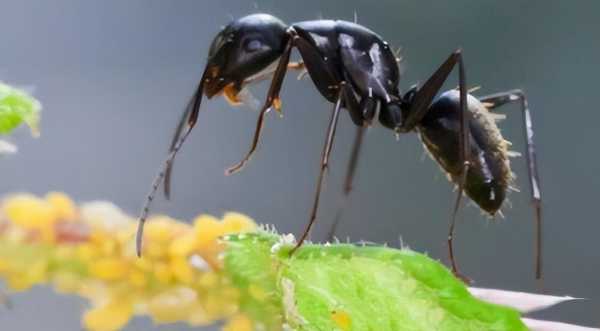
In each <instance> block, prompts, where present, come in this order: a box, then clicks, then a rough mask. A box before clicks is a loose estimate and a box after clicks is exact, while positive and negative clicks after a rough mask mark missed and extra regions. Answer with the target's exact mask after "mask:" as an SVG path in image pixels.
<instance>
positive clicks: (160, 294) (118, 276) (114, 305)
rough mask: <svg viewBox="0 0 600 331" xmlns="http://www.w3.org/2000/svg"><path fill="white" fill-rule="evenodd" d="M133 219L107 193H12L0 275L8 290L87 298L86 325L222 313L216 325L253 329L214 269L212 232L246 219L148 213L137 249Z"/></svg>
mask: <svg viewBox="0 0 600 331" xmlns="http://www.w3.org/2000/svg"><path fill="white" fill-rule="evenodd" d="M136 226H137V220H136V219H135V218H132V217H130V216H128V215H126V214H124V213H123V212H122V211H121V210H119V209H118V208H117V207H115V206H114V205H112V204H110V203H107V202H92V203H87V204H83V205H81V206H77V205H76V204H75V203H73V201H72V200H71V199H70V198H69V197H68V196H66V195H65V194H63V193H56V192H53V193H49V194H47V195H46V196H45V197H44V198H39V197H36V196H33V195H29V194H19V195H13V196H11V197H9V198H7V199H5V200H4V201H3V202H2V204H1V206H0V278H2V279H4V280H5V281H6V284H7V285H8V287H9V288H10V289H11V290H14V291H23V290H27V289H29V288H30V287H31V286H33V285H37V284H45V283H46V284H51V285H52V286H54V287H55V288H56V289H57V290H58V291H60V292H63V293H72V294H76V295H79V296H82V297H85V298H87V299H89V300H90V303H91V307H90V308H89V309H88V310H87V311H86V312H85V314H84V316H83V321H82V323H83V326H84V327H85V328H86V329H88V330H92V331H112V330H119V329H121V328H123V327H124V326H125V325H126V324H127V323H128V321H129V320H130V319H131V318H132V317H133V316H134V315H148V316H150V317H151V318H152V320H153V321H154V322H156V323H171V322H181V321H183V322H187V323H189V324H191V325H197V326H201V325H207V324H211V323H213V322H215V321H219V320H226V321H227V322H226V323H225V325H224V327H223V329H224V330H236V331H251V330H252V323H251V322H250V320H249V319H248V317H247V316H245V315H244V314H242V313H240V312H239V307H238V304H239V296H240V294H239V293H238V290H237V289H236V288H235V287H234V286H232V284H231V282H230V280H229V279H228V278H227V277H226V276H225V275H224V274H223V272H222V265H221V259H220V255H221V254H222V252H223V248H224V247H223V244H222V243H221V242H220V241H219V238H220V237H221V236H223V235H226V234H234V233H242V232H247V231H253V230H254V229H255V228H256V225H255V223H254V222H253V221H252V220H251V219H250V218H248V217H246V216H244V215H242V214H238V213H226V214H225V215H224V217H223V219H217V218H214V217H211V216H207V215H201V216H198V217H197V218H196V219H195V220H194V221H193V223H192V225H188V224H185V223H183V222H181V221H177V220H174V219H172V218H169V217H166V216H155V217H151V218H150V219H148V223H147V225H146V231H145V234H144V248H143V254H142V258H138V257H137V256H136V254H135V229H136Z"/></svg>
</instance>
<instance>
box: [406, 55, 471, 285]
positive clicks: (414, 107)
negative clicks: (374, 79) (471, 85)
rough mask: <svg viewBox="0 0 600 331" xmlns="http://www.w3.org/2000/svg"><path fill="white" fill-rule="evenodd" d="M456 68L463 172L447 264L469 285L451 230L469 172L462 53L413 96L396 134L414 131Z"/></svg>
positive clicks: (448, 61) (451, 223) (453, 214)
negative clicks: (459, 269)
mask: <svg viewBox="0 0 600 331" xmlns="http://www.w3.org/2000/svg"><path fill="white" fill-rule="evenodd" d="M457 64H458V83H459V90H460V92H459V95H460V112H459V122H460V133H459V134H460V136H459V145H460V149H459V150H460V155H459V157H460V160H461V163H462V170H461V173H460V177H459V179H458V180H457V183H456V184H457V186H458V192H457V196H456V200H455V202H454V208H453V210H452V216H451V218H450V225H449V229H448V255H449V256H450V264H451V266H452V272H453V273H454V274H455V275H456V276H457V277H459V278H461V279H462V280H463V281H465V282H470V280H469V279H468V278H467V277H464V276H462V275H461V274H460V272H459V271H458V267H457V264H456V261H455V259H454V246H453V240H454V228H455V225H456V216H457V214H458V210H459V208H460V203H461V199H462V196H463V191H464V186H465V183H466V179H467V173H468V171H469V160H468V156H469V150H470V147H469V127H468V121H469V117H468V116H469V115H468V112H467V83H466V75H465V67H464V63H463V58H462V51H461V50H460V49H459V50H456V51H455V52H454V53H452V54H451V55H450V56H449V57H448V58H447V59H446V61H445V62H444V63H442V65H441V66H440V67H439V68H438V69H437V70H436V72H435V73H434V74H433V75H432V76H431V77H430V78H429V79H428V80H427V81H426V82H425V84H423V86H422V87H421V88H420V89H419V91H418V92H417V93H416V95H415V96H414V99H413V100H412V102H411V104H410V107H409V108H408V113H407V116H406V118H405V120H404V121H403V123H402V124H401V125H399V126H398V127H397V128H396V130H397V131H398V132H409V131H412V130H413V129H415V128H416V126H417V125H418V124H419V123H420V122H421V120H422V119H423V117H425V115H426V114H427V112H428V111H429V109H430V105H431V101H432V100H433V98H434V97H435V95H436V94H437V93H438V92H439V91H440V89H441V88H442V85H443V84H444V82H445V81H446V79H447V78H448V76H449V75H450V72H452V69H454V67H455V66H456V65H457Z"/></svg>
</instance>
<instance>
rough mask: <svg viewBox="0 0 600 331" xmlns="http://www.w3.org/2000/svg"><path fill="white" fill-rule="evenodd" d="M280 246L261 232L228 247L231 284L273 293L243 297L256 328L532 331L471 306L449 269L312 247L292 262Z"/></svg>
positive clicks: (418, 260)
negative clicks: (266, 324)
mask: <svg viewBox="0 0 600 331" xmlns="http://www.w3.org/2000/svg"><path fill="white" fill-rule="evenodd" d="M280 241H281V237H280V236H277V235H274V234H270V233H264V232H263V233H258V234H245V235H238V236H230V237H229V238H228V239H227V242H228V244H229V247H230V248H228V249H227V251H226V252H227V253H226V256H225V268H226V271H227V272H228V273H230V274H231V275H232V279H233V282H234V284H235V285H236V286H239V287H241V288H244V289H250V288H252V287H253V286H258V287H260V288H261V289H264V290H265V291H266V292H267V293H269V296H268V298H267V299H265V298H259V299H261V300H259V299H257V298H256V296H253V295H252V294H251V292H252V291H246V292H245V293H242V296H247V297H246V298H245V300H246V304H245V305H243V306H242V307H241V308H242V310H245V311H247V312H248V309H246V308H247V307H250V310H251V311H250V315H251V316H252V318H254V319H255V320H258V321H264V320H265V318H266V317H268V316H271V318H272V316H279V317H280V318H281V319H282V320H283V323H285V324H287V326H289V328H291V329H292V330H303V331H304V330H307V331H308V330H314V331H319V330H328V331H329V330H342V331H358V330H361V331H363V330H365V331H369V330H372V331H397V330H497V331H500V330H527V328H526V327H525V325H524V324H523V322H522V321H521V316H520V314H519V313H518V312H517V311H516V310H514V309H511V308H508V307H503V306H499V305H494V304H490V303H487V302H483V301H481V300H478V299H476V298H474V297H473V296H472V295H471V294H470V293H469V292H468V290H467V288H466V287H465V285H464V284H463V283H462V282H461V281H459V280H457V279H456V278H455V277H454V276H453V275H452V273H451V272H450V271H449V270H447V269H446V267H444V266H443V265H442V264H441V263H439V262H437V261H434V260H432V259H431V258H429V257H427V256H425V255H423V254H419V253H416V252H414V251H411V250H408V249H402V250H398V249H392V248H387V247H379V246H364V247H363V246H357V245H350V244H333V245H327V246H323V245H312V244H311V245H305V246H303V247H302V248H300V249H299V250H298V251H297V252H296V253H295V254H294V255H292V256H291V257H290V254H289V252H290V249H291V247H293V246H291V245H290V244H286V243H283V244H282V243H280ZM272 282H274V283H275V284H274V285H273V284H272ZM269 284H271V285H269ZM259 297H260V296H259ZM274 312H276V313H275V315H274ZM280 329H281V327H279V328H271V329H269V330H280Z"/></svg>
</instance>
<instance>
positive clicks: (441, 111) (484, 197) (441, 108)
mask: <svg viewBox="0 0 600 331" xmlns="http://www.w3.org/2000/svg"><path fill="white" fill-rule="evenodd" d="M468 110H469V111H470V114H471V116H470V119H469V128H468V129H469V134H470V141H469V142H470V151H469V155H468V159H469V162H470V168H469V172H468V173H467V181H466V185H465V193H466V194H467V196H469V197H470V198H471V199H472V200H473V201H474V202H475V203H477V205H478V206H479V207H480V208H481V209H482V210H484V211H486V212H487V213H489V214H490V215H494V214H495V213H496V212H497V211H498V210H499V209H500V207H501V206H502V203H503V202H504V200H505V198H506V193H507V190H508V188H509V185H510V183H511V181H512V172H511V169H510V162H509V159H508V146H507V142H506V141H505V140H504V138H503V137H502V135H501V134H500V130H499V129H498V126H497V125H496V123H495V120H496V119H497V118H498V115H496V114H492V113H490V112H489V111H488V110H487V108H485V106H484V105H483V104H482V103H481V102H479V100H477V99H476V98H475V97H473V96H471V95H469V96H468ZM459 111H460V103H459V92H458V91H455V90H452V91H448V92H446V93H444V94H442V95H441V96H440V97H439V98H438V99H436V100H435V101H434V102H433V104H432V106H431V109H430V111H429V113H428V114H427V116H425V118H424V119H423V120H422V122H421V124H420V125H419V134H420V137H421V140H422V141H423V144H424V145H425V148H426V149H427V151H428V152H429V154H430V155H431V156H432V158H433V159H434V160H436V161H437V162H438V163H439V165H440V166H441V167H442V169H443V171H444V172H445V173H446V174H447V175H448V178H449V180H450V181H452V182H453V183H455V184H456V183H458V180H459V179H460V174H461V171H462V162H461V160H460V157H459V156H460V146H459V131H460V122H459Z"/></svg>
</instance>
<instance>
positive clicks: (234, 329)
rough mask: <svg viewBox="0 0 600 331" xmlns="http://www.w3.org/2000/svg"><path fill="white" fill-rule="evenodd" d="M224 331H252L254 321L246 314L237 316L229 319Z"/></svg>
mask: <svg viewBox="0 0 600 331" xmlns="http://www.w3.org/2000/svg"><path fill="white" fill-rule="evenodd" d="M222 330H223V331H252V330H254V327H253V326H252V320H250V318H248V316H246V315H244V314H237V315H235V316H233V317H231V318H230V319H229V321H227V323H226V324H225V325H224V326H223V329H222Z"/></svg>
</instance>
